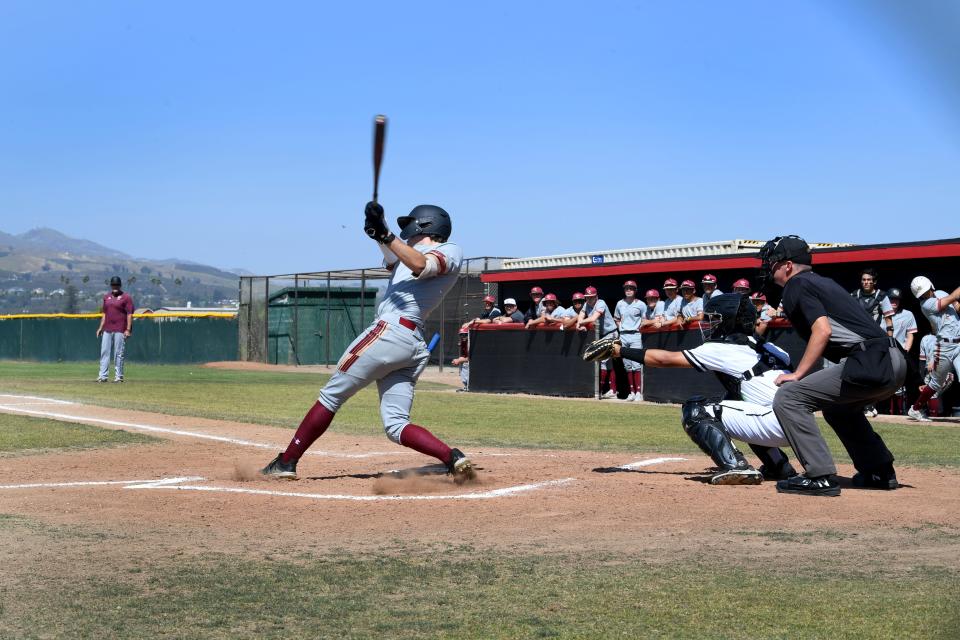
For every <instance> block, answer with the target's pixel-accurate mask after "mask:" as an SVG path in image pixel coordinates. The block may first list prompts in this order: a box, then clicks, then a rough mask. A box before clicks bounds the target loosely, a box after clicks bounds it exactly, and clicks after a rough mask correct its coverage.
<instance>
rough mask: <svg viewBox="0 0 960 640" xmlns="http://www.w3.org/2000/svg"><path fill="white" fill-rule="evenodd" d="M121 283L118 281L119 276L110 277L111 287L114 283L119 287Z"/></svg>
mask: <svg viewBox="0 0 960 640" xmlns="http://www.w3.org/2000/svg"><path fill="white" fill-rule="evenodd" d="M121 284H122V283H121V282H120V276H113V277H112V278H110V286H111V287H112V286H114V285H116V286H118V287H119V286H120V285H121Z"/></svg>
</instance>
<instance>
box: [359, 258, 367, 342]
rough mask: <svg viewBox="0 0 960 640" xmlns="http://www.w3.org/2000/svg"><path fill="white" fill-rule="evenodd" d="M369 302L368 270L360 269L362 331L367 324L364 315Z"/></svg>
mask: <svg viewBox="0 0 960 640" xmlns="http://www.w3.org/2000/svg"><path fill="white" fill-rule="evenodd" d="M366 302H367V270H366V269H360V330H361V331H362V330H363V328H364V327H366V326H367V322H366V318H365V317H364V315H365V314H364V310H365V305H366Z"/></svg>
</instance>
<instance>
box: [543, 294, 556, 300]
mask: <svg viewBox="0 0 960 640" xmlns="http://www.w3.org/2000/svg"><path fill="white" fill-rule="evenodd" d="M543 301H544V302H557V296H555V295H554V294H552V293H548V294H547V295H545V296H543Z"/></svg>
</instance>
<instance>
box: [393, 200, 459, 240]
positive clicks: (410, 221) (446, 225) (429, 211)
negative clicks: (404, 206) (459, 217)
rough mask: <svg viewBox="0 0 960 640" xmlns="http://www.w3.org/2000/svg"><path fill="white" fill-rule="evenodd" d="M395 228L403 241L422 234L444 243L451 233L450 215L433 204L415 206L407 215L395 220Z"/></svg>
mask: <svg viewBox="0 0 960 640" xmlns="http://www.w3.org/2000/svg"><path fill="white" fill-rule="evenodd" d="M397 226H399V227H400V237H401V238H402V239H403V240H409V239H410V238H412V237H413V236H416V235H420V234H423V235H427V236H435V237H438V238H442V239H443V241H444V242H445V241H446V240H447V239H448V238H449V237H450V234H451V233H453V223H452V222H451V221H450V214H449V213H447V212H446V211H444V210H443V209H441V208H440V207H438V206H436V205H433V204H421V205H417V206H416V207H414V208H413V210H412V211H411V212H410V213H409V214H407V215H405V216H400V217H399V218H397Z"/></svg>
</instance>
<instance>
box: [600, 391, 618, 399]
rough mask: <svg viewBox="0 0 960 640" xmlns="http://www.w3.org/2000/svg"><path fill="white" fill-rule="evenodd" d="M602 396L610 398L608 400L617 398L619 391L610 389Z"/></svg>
mask: <svg viewBox="0 0 960 640" xmlns="http://www.w3.org/2000/svg"><path fill="white" fill-rule="evenodd" d="M600 397H601V398H605V399H608V400H609V399H610V398H616V397H617V392H616V391H614V390H613V389H610V390H609V391H607V392H606V393H605V394H603V395H602V396H600Z"/></svg>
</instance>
